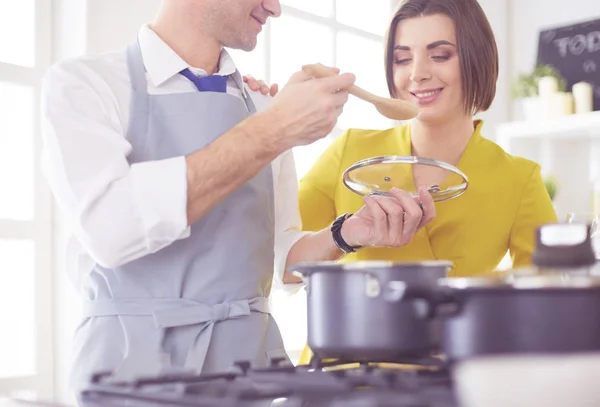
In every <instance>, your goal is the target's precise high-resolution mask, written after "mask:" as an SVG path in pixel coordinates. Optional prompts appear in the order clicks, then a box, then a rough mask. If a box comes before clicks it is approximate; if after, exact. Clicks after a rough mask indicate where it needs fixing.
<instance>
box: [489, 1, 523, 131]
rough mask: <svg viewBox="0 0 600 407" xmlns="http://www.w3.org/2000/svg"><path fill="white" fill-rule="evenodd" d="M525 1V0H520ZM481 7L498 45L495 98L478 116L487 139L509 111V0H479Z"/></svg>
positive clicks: (507, 118)
mask: <svg viewBox="0 0 600 407" xmlns="http://www.w3.org/2000/svg"><path fill="white" fill-rule="evenodd" d="M521 1H527V0H521ZM479 4H480V5H481V7H482V8H483V11H484V12H485V14H486V16H487V18H488V20H489V22H490V25H491V26H492V30H493V31H494V35H495V36H496V44H497V46H498V58H499V65H500V67H499V75H498V83H497V87H496V98H495V99H494V103H493V104H492V106H491V107H490V109H489V110H488V111H487V112H484V113H482V114H480V115H478V117H480V118H481V119H483V120H484V127H483V136H484V137H487V138H489V139H492V140H494V139H495V128H496V126H497V125H499V124H500V123H503V122H505V121H507V120H509V118H510V117H509V116H510V115H509V112H510V109H509V107H510V93H509V91H510V86H509V82H510V79H509V77H510V60H511V55H510V51H511V44H510V42H509V37H510V33H509V31H508V30H509V25H508V17H509V0H479Z"/></svg>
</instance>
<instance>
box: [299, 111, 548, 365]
mask: <svg viewBox="0 0 600 407" xmlns="http://www.w3.org/2000/svg"><path fill="white" fill-rule="evenodd" d="M475 125H476V127H475V132H474V133H473V136H472V137H471V140H470V141H469V143H468V144H467V147H466V149H465V151H464V153H463V155H462V157H461V159H460V161H459V163H458V165H457V168H458V169H460V170H461V171H462V172H463V173H464V174H465V175H466V176H467V177H468V180H469V186H468V188H467V191H466V192H465V193H464V194H463V195H461V196H460V197H458V198H456V199H452V200H449V201H443V202H436V204H435V205H436V213H437V216H436V218H435V219H434V220H433V221H432V222H430V223H429V224H428V225H427V226H425V227H424V228H423V229H421V230H420V231H419V232H418V233H417V234H416V235H415V237H414V238H413V240H412V241H411V242H410V243H409V244H408V245H406V246H404V247H400V248H365V249H363V250H360V251H359V252H357V253H352V254H349V255H347V256H345V257H344V258H343V259H341V261H343V262H351V261H359V260H392V261H420V260H450V261H452V262H453V263H454V268H453V269H452V271H451V272H450V276H451V277H459V276H475V275H481V274H485V273H488V272H491V271H493V270H494V269H495V268H496V267H497V265H498V263H500V261H501V260H502V258H503V257H504V256H505V254H506V253H507V251H509V252H510V256H511V258H512V261H513V266H514V267H519V266H523V265H528V264H530V261H531V255H532V253H533V250H534V244H535V228H536V227H538V226H540V225H542V224H545V223H552V222H555V221H557V216H556V213H555V211H554V207H553V205H552V201H551V200H550V197H549V195H548V193H547V191H546V189H545V187H544V183H543V180H542V177H541V173H540V166H539V165H538V164H536V163H534V162H532V161H529V160H526V159H524V158H518V157H513V156H511V155H509V154H508V153H506V152H505V151H504V150H503V149H502V148H500V147H499V146H498V145H497V144H495V143H493V142H492V141H490V140H487V139H485V138H483V137H482V136H481V133H480V132H481V127H482V126H483V122H482V121H476V122H475ZM382 155H402V156H409V155H411V135H410V126H409V125H403V126H400V127H397V128H393V129H387V130H377V131H375V130H359V129H351V130H348V131H346V133H345V134H343V135H342V136H340V137H339V138H337V139H336V140H335V141H334V142H333V143H332V145H331V146H330V147H329V148H328V149H327V150H326V151H325V152H324V153H323V154H322V155H321V156H320V157H319V158H318V160H317V161H316V163H315V164H314V166H313V167H312V168H311V170H310V171H309V172H308V173H307V174H306V176H304V177H303V179H302V180H301V181H300V186H299V204H300V212H301V215H302V223H303V229H304V230H310V231H317V230H321V229H323V228H325V227H328V226H329V225H330V224H331V223H332V222H333V221H334V220H335V218H336V217H337V216H339V215H341V214H343V213H347V212H348V213H352V212H356V211H358V209H360V208H361V207H362V206H363V201H362V197H360V196H359V195H357V194H355V193H354V192H352V191H350V190H349V189H347V188H346V187H345V185H344V184H343V182H342V174H343V172H344V170H345V169H346V168H348V167H350V166H351V165H352V164H354V163H355V162H357V161H359V160H362V159H365V158H370V157H376V156H382ZM409 173H410V172H409ZM410 177H411V179H409V180H408V181H407V182H411V183H412V182H413V180H412V174H410ZM309 360H310V351H309V349H308V348H306V349H305V351H304V352H303V354H302V356H301V358H300V363H303V364H304V363H308V362H309Z"/></svg>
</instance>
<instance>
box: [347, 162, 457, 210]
mask: <svg viewBox="0 0 600 407" xmlns="http://www.w3.org/2000/svg"><path fill="white" fill-rule="evenodd" d="M415 165H417V166H427V167H429V168H428V169H426V170H427V171H428V174H429V172H430V171H432V172H431V175H433V176H434V177H435V179H440V180H441V181H440V183H439V184H435V185H429V192H430V193H431V196H432V197H433V200H434V201H435V202H439V201H446V200H448V199H453V198H456V197H458V196H460V195H462V194H463V193H464V192H465V191H466V190H467V186H468V184H469V181H468V179H467V176H466V175H465V174H464V173H463V172H462V171H460V170H459V169H458V168H456V167H454V166H453V165H450V164H448V163H445V162H443V161H438V160H433V159H430V158H421V157H414V156H381V157H373V158H368V159H365V160H361V161H358V162H357V163H355V164H353V165H352V166H351V167H349V168H348V169H346V171H344V174H343V176H342V181H343V182H344V185H345V186H346V188H348V189H349V190H351V191H353V192H355V193H357V194H359V195H372V194H374V195H389V192H390V190H391V189H392V188H398V189H402V190H404V191H407V192H408V193H410V194H411V195H413V196H417V195H418V189H417V187H415V182H414V177H413V169H414V166H415Z"/></svg>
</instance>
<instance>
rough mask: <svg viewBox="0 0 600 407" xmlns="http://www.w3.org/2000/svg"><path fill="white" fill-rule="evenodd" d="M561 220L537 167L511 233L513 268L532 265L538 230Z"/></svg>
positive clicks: (522, 197) (510, 243) (510, 244)
mask: <svg viewBox="0 0 600 407" xmlns="http://www.w3.org/2000/svg"><path fill="white" fill-rule="evenodd" d="M557 220H558V218H557V215H556V211H555V210H554V206H553V204H552V200H551V199H550V196H549V195H548V192H547V191H546V188H545V186H544V181H543V179H542V176H541V171H540V166H539V165H537V164H535V165H534V166H533V169H532V171H531V172H530V174H529V176H528V179H527V182H526V184H525V188H524V189H523V193H522V195H521V200H520V203H519V207H518V209H517V214H516V217H515V221H514V223H513V227H512V229H511V233H510V242H509V250H510V257H511V259H512V262H513V267H521V266H527V265H530V264H531V257H532V255H533V251H534V250H535V231H536V229H537V228H538V227H540V226H542V225H544V224H548V223H554V222H556V221H557Z"/></svg>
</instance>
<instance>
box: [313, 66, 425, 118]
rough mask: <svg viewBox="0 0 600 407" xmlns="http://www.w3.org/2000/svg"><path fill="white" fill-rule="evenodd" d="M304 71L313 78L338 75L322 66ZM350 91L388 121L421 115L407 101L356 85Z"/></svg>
mask: <svg viewBox="0 0 600 407" xmlns="http://www.w3.org/2000/svg"><path fill="white" fill-rule="evenodd" d="M302 70H303V71H304V72H305V73H306V74H308V75H310V76H312V77H313V78H324V77H327V76H334V75H337V74H336V73H335V72H332V71H330V70H329V69H327V67H325V66H324V65H321V64H309V65H304V66H303V67H302ZM348 91H349V92H350V94H352V95H354V96H356V97H357V98H359V99H362V100H364V101H365V102H369V103H372V104H373V105H374V106H375V108H376V109H377V110H378V111H379V113H381V114H382V115H384V116H385V117H387V118H388V119H392V120H409V119H412V118H413V117H416V116H417V114H419V108H418V107H417V105H415V104H413V103H411V102H407V101H406V100H400V99H390V98H384V97H381V96H377V95H374V94H372V93H370V92H367V91H366V90H364V89H362V88H359V87H358V86H356V85H352V86H350V88H348Z"/></svg>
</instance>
